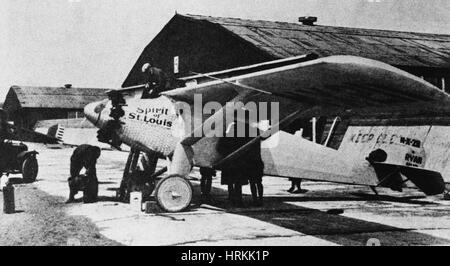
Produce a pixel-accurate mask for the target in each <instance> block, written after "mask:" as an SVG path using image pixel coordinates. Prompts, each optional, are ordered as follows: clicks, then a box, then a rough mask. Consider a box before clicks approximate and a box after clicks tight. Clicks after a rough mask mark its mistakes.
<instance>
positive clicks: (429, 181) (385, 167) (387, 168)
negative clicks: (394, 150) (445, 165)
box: [372, 163, 445, 196]
mask: <svg viewBox="0 0 450 266" xmlns="http://www.w3.org/2000/svg"><path fill="white" fill-rule="evenodd" d="M372 165H373V167H374V168H375V172H376V173H377V175H378V178H379V179H380V180H381V182H380V185H382V186H384V184H381V183H384V181H388V180H387V179H389V178H390V176H392V177H396V176H397V175H398V174H399V173H401V174H402V175H404V176H406V177H407V178H408V180H410V181H411V182H413V183H414V185H416V186H417V187H418V188H419V189H420V190H422V191H423V192H424V193H425V194H426V195H429V196H431V195H436V194H441V193H444V191H445V183H444V179H443V178H442V175H441V174H440V173H439V172H435V171H431V170H426V169H422V168H416V167H411V166H404V165H396V164H388V163H373V164H372ZM380 173H389V174H387V175H385V176H380V175H379V174H380ZM396 174H397V175H396Z"/></svg>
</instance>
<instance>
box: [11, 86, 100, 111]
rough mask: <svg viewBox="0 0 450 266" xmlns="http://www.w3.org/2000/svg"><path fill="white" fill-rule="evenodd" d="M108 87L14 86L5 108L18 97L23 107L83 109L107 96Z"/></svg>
mask: <svg viewBox="0 0 450 266" xmlns="http://www.w3.org/2000/svg"><path fill="white" fill-rule="evenodd" d="M107 91H108V90H107V89H97V88H65V87H31V86H12V87H11V88H10V91H9V92H8V95H7V97H6V101H5V104H4V106H5V108H6V107H7V106H8V105H10V104H11V102H10V101H14V99H13V98H17V100H18V102H19V105H20V107H21V108H63V109H83V108H84V106H86V105H87V104H88V103H91V102H94V101H99V100H101V99H104V98H106V97H107V95H106V92H107Z"/></svg>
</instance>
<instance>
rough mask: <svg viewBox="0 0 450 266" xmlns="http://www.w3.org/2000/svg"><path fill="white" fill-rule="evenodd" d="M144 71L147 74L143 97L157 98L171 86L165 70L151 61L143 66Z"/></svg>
mask: <svg viewBox="0 0 450 266" xmlns="http://www.w3.org/2000/svg"><path fill="white" fill-rule="evenodd" d="M142 73H143V74H144V75H145V79H146V85H145V89H144V91H143V92H142V97H141V98H142V99H148V98H156V97H158V96H159V94H160V93H161V92H163V91H165V90H167V89H168V88H169V87H170V85H169V83H168V79H167V76H166V74H165V73H164V71H162V70H161V69H159V68H157V67H155V66H152V64H151V63H145V64H144V65H143V66H142Z"/></svg>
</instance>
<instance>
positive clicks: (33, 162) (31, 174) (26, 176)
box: [22, 155, 39, 183]
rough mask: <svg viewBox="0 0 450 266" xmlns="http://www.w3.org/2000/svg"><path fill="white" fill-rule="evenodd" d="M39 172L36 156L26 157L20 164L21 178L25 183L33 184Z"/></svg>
mask: <svg viewBox="0 0 450 266" xmlns="http://www.w3.org/2000/svg"><path fill="white" fill-rule="evenodd" d="M38 172H39V164H38V161H37V158H36V156H34V155H32V156H28V157H27V158H25V160H24V161H23V162H22V178H23V181H24V182H25V183H33V182H34V181H36V177H37V175H38Z"/></svg>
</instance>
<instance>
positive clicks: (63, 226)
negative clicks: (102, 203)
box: [0, 184, 120, 246]
mask: <svg viewBox="0 0 450 266" xmlns="http://www.w3.org/2000/svg"><path fill="white" fill-rule="evenodd" d="M15 188H16V189H15V198H16V213H14V214H5V213H3V212H2V213H0V245H1V246H48V245H50V246H65V245H83V246H97V245H102V246H103V245H120V244H119V243H118V242H115V241H112V240H110V239H108V238H106V237H104V236H102V235H101V234H100V232H99V229H98V228H97V227H96V226H95V225H94V224H93V223H92V222H91V221H90V220H89V219H87V218H85V217H82V216H68V215H67V214H66V212H65V208H66V207H67V205H66V204H64V201H65V199H64V198H61V197H55V196H50V195H48V194H46V193H44V192H42V191H40V190H39V189H37V188H36V187H35V186H34V185H33V184H16V185H15ZM0 206H2V207H3V193H2V192H0ZM2 210H3V209H2Z"/></svg>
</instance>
